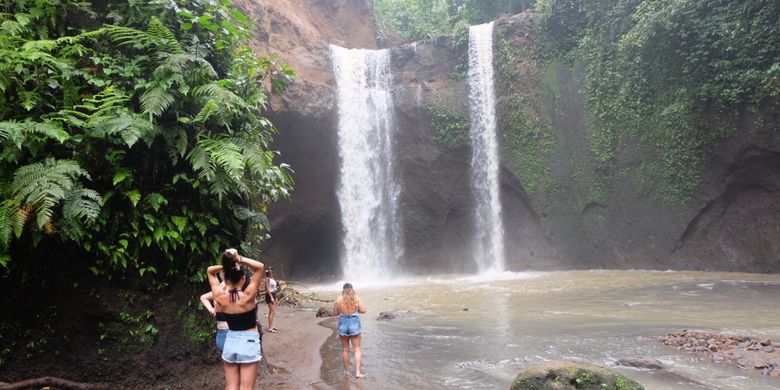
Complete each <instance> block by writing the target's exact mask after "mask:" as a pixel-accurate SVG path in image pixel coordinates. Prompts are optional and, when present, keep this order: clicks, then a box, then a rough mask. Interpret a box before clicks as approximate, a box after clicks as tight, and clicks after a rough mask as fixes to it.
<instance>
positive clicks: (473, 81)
mask: <svg viewBox="0 0 780 390" xmlns="http://www.w3.org/2000/svg"><path fill="white" fill-rule="evenodd" d="M495 100H496V98H495V92H494V88H493V22H490V23H486V24H480V25H478V26H471V27H470V28H469V106H470V114H471V145H472V151H471V182H472V188H473V191H474V202H475V224H474V229H475V237H474V246H473V250H474V258H475V260H476V262H477V270H478V271H479V273H482V274H484V273H498V272H502V271H503V270H504V227H503V222H502V218H501V198H500V188H499V180H498V174H499V159H498V143H497V141H496V103H495Z"/></svg>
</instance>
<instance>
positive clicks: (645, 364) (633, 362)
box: [615, 358, 664, 370]
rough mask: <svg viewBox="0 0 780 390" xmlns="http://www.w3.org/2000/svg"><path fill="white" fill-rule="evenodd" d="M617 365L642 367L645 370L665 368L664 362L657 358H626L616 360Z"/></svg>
mask: <svg viewBox="0 0 780 390" xmlns="http://www.w3.org/2000/svg"><path fill="white" fill-rule="evenodd" d="M615 365H616V366H623V367H633V368H642V369H645V370H661V369H663V368H664V366H663V363H661V362H660V361H658V360H656V359H636V358H625V359H620V360H618V361H616V362H615Z"/></svg>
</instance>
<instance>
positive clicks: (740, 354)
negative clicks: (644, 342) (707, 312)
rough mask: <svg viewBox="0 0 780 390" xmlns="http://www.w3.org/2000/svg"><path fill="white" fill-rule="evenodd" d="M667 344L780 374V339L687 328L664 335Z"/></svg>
mask: <svg viewBox="0 0 780 390" xmlns="http://www.w3.org/2000/svg"><path fill="white" fill-rule="evenodd" d="M661 341H662V342H663V343H664V344H665V345H669V346H673V347H676V348H677V349H679V350H683V351H686V352H692V353H696V354H700V355H705V356H709V357H710V358H711V359H712V360H713V361H714V362H716V363H727V364H732V365H736V366H737V367H739V368H743V369H747V370H760V372H761V374H763V375H768V376H772V377H775V378H780V352H778V348H780V343H775V342H773V341H772V340H770V339H761V338H755V337H745V336H734V335H722V334H717V333H706V332H695V331H688V330H684V331H682V332H679V333H670V334H667V335H666V336H664V337H662V338H661Z"/></svg>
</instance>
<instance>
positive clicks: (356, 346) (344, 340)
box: [339, 334, 365, 378]
mask: <svg viewBox="0 0 780 390" xmlns="http://www.w3.org/2000/svg"><path fill="white" fill-rule="evenodd" d="M339 338H341V361H342V362H343V363H344V375H345V376H349V345H350V344H352V351H354V353H355V378H362V377H364V376H365V374H363V371H361V368H362V367H363V354H362V353H361V352H360V335H359V334H357V335H354V336H339Z"/></svg>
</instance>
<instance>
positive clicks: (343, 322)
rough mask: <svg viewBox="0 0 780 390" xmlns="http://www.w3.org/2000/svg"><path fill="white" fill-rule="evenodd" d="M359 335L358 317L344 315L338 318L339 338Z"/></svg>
mask: <svg viewBox="0 0 780 390" xmlns="http://www.w3.org/2000/svg"><path fill="white" fill-rule="evenodd" d="M359 334H360V316H358V315H345V314H342V315H340V316H339V336H357V335H359Z"/></svg>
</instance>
